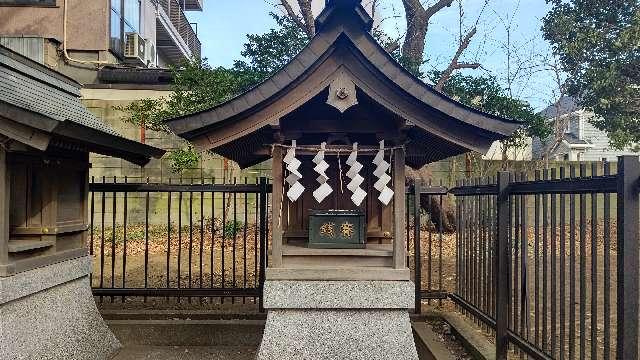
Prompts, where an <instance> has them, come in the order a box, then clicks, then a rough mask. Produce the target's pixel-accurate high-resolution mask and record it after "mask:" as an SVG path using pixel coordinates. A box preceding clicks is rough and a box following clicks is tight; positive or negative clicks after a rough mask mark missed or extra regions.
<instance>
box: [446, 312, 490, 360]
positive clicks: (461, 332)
mask: <svg viewBox="0 0 640 360" xmlns="http://www.w3.org/2000/svg"><path fill="white" fill-rule="evenodd" d="M442 318H443V319H444V321H446V322H447V323H448V324H449V325H450V326H451V330H452V331H453V333H454V334H455V335H456V337H457V338H458V339H460V341H461V342H462V345H464V347H465V348H466V349H467V350H468V351H469V352H470V353H471V354H472V355H473V358H474V359H481V360H495V358H496V348H495V346H494V345H493V344H492V343H491V342H490V341H489V339H487V337H485V336H484V335H483V334H482V330H480V328H478V327H476V326H474V325H473V323H472V322H471V321H468V320H465V319H464V318H463V317H462V316H461V315H458V314H457V313H453V312H448V313H443V314H442Z"/></svg>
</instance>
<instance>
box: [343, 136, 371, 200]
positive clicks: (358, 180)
mask: <svg viewBox="0 0 640 360" xmlns="http://www.w3.org/2000/svg"><path fill="white" fill-rule="evenodd" d="M357 158H358V143H353V151H351V154H350V155H349V157H348V158H347V161H346V164H347V165H349V170H348V171H347V174H346V175H347V177H348V178H349V179H351V181H350V182H349V183H348V184H347V189H349V191H351V192H352V193H353V194H352V195H351V201H353V203H354V204H356V206H360V204H362V200H364V198H365V197H366V196H367V192H366V191H364V190H362V188H360V185H361V184H362V183H363V182H364V178H363V177H362V176H361V175H360V174H359V172H360V170H362V168H363V165H362V164H361V163H359V162H358V160H357Z"/></svg>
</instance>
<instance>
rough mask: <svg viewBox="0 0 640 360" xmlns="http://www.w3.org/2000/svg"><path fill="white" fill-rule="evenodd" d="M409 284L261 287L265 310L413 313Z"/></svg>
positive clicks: (279, 284) (271, 282)
mask: <svg viewBox="0 0 640 360" xmlns="http://www.w3.org/2000/svg"><path fill="white" fill-rule="evenodd" d="M414 297H415V288H414V284H413V282H411V281H286V280H283V281H276V280H268V281H266V282H265V284H264V307H265V309H404V310H405V311H406V310H407V309H412V308H413V307H414V305H415V301H414Z"/></svg>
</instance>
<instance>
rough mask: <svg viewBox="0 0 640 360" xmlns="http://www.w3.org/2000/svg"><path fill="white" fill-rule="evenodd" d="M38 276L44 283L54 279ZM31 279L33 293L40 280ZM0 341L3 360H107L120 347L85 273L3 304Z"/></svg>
mask: <svg viewBox="0 0 640 360" xmlns="http://www.w3.org/2000/svg"><path fill="white" fill-rule="evenodd" d="M56 265H59V267H61V268H65V266H66V265H68V264H62V263H61V264H56ZM53 267H54V268H55V265H54V266H53ZM47 268H50V269H52V270H54V273H57V272H55V271H57V270H55V269H53V268H51V267H49V266H48V267H47ZM71 269H75V270H77V269H76V268H75V267H73V266H71ZM32 271H35V270H32ZM58 274H60V273H58ZM40 275H43V276H42V279H43V282H47V281H49V282H51V281H53V280H52V279H50V278H49V275H44V274H40ZM63 275H64V274H60V276H63ZM27 277H28V278H29V279H31V281H32V282H29V281H27V282H25V284H26V285H27V286H30V287H31V289H30V290H29V291H33V289H34V288H36V287H37V286H36V285H35V284H34V283H33V282H37V278H36V277H35V276H31V275H29V274H28V275H27ZM0 339H1V340H2V341H0V359H3V360H4V359H12V360H27V359H34V360H35V359H37V360H59V359H68V360H103V359H108V358H109V357H110V356H111V355H113V354H114V353H115V352H116V351H117V350H118V349H119V347H120V343H119V342H118V340H117V339H116V337H115V336H114V335H113V333H111V331H110V330H109V328H108V327H107V326H106V324H105V323H104V321H103V320H102V317H101V316H100V313H99V312H98V309H97V308H96V304H95V301H94V299H93V296H92V294H91V288H90V284H89V277H88V276H86V275H85V276H83V277H80V278H77V279H75V280H72V281H68V282H65V283H63V284H60V285H56V286H53V287H51V288H49V289H45V290H42V291H39V292H37V293H34V294H32V295H29V296H23V297H20V298H17V299H15V300H13V301H10V302H6V303H4V304H2V305H0Z"/></svg>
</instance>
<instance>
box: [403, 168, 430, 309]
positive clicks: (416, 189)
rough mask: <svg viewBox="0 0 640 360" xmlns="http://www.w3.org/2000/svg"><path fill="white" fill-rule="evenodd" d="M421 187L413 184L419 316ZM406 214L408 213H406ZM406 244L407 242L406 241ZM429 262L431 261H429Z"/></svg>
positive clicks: (416, 288) (416, 304)
mask: <svg viewBox="0 0 640 360" xmlns="http://www.w3.org/2000/svg"><path fill="white" fill-rule="evenodd" d="M421 190H422V189H421V186H420V182H419V181H414V183H413V196H414V198H413V219H414V226H413V258H414V264H415V281H414V282H415V290H416V299H415V313H416V314H420V313H421V312H422V261H421V249H420V245H421V244H420V243H421V241H420V224H421V223H422V221H421V219H420V192H421ZM407 213H408V212H407ZM429 237H431V234H429ZM407 243H408V241H407ZM429 261H431V260H429Z"/></svg>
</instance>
